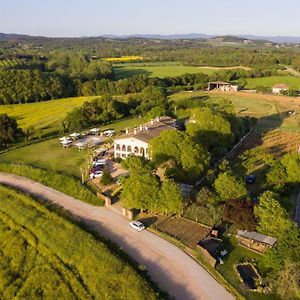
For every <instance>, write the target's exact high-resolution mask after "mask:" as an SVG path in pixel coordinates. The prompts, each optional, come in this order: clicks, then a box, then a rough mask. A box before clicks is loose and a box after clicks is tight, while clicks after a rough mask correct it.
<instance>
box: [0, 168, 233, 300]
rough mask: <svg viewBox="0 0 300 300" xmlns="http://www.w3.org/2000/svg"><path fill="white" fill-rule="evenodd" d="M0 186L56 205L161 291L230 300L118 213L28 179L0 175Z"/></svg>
mask: <svg viewBox="0 0 300 300" xmlns="http://www.w3.org/2000/svg"><path fill="white" fill-rule="evenodd" d="M0 183H3V184H6V185H9V186H12V187H15V188H17V189H19V190H22V191H24V192H26V193H29V194H31V195H33V196H35V197H38V198H40V199H44V200H47V201H49V202H51V203H54V204H57V205H59V206H61V207H63V208H64V209H66V210H68V211H69V212H71V213H72V214H73V215H74V216H75V217H76V218H79V219H80V220H82V221H83V222H84V223H86V224H87V225H89V226H92V227H93V228H94V229H95V230H96V231H97V232H99V234H100V235H101V236H105V237H107V238H108V239H109V240H111V241H113V242H114V243H116V244H118V245H119V246H120V247H122V248H123V249H124V251H125V252H126V253H127V254H129V255H130V256H131V257H133V258H134V259H135V260H136V261H137V262H138V263H139V264H142V265H144V266H146V268H147V270H148V273H149V275H150V276H151V278H152V280H153V281H154V282H157V283H158V285H159V287H160V288H161V289H162V290H165V291H167V292H168V293H169V294H170V295H171V296H173V297H174V298H176V299H180V300H181V299H182V300H189V299H193V300H196V299H197V300H198V299H211V300H215V299H222V300H227V299H234V298H233V296H231V295H230V294H229V293H228V292H227V291H226V290H225V288H224V287H222V286H221V285H220V284H219V283H218V282H217V281H216V280H215V279H214V278H213V277H212V276H211V275H210V274H209V273H208V272H207V271H206V270H205V269H204V268H202V267H201V266H200V265H199V264H197V263H196V262H195V261H194V260H193V259H192V258H191V257H189V256H188V255H187V254H185V253H184V252H183V251H182V250H180V249H179V248H177V247H175V246H174V245H172V244H170V243H169V242H167V241H165V240H164V239H162V238H160V237H158V236H156V235H155V234H153V233H151V232H149V231H147V230H145V231H142V232H136V231H134V230H133V229H131V228H130V227H129V226H128V221H127V220H126V219H124V218H123V217H122V216H121V215H120V214H118V213H116V212H114V211H113V210H110V209H108V208H103V207H95V206H92V205H89V204H86V203H83V202H81V201H79V200H76V199H74V198H72V197H70V196H67V195H65V194H63V193H61V192H58V191H56V190H54V189H52V188H49V187H47V186H44V185H42V184H40V183H37V182H35V181H32V180H30V179H27V178H24V177H20V176H16V175H12V174H6V173H0Z"/></svg>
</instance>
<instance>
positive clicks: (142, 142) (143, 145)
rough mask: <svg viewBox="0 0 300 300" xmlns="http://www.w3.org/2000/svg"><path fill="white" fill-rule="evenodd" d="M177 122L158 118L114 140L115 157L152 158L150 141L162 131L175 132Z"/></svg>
mask: <svg viewBox="0 0 300 300" xmlns="http://www.w3.org/2000/svg"><path fill="white" fill-rule="evenodd" d="M175 128H176V120H175V119H173V118H171V117H157V118H155V119H153V120H151V122H149V123H146V124H143V125H141V126H140V127H139V128H134V129H133V131H131V132H129V130H127V129H126V134H124V135H122V136H120V137H118V138H116V139H115V140H114V157H115V158H122V159H125V158H127V157H128V156H130V155H135V156H140V157H145V158H146V159H149V158H150V154H149V141H150V140H151V139H152V138H155V137H157V136H159V135H160V133H161V132H162V131H165V130H174V129H175Z"/></svg>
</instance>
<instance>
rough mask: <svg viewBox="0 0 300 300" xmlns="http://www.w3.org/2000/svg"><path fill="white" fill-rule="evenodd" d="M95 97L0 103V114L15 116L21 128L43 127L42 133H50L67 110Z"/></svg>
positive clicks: (59, 123) (58, 126) (58, 127)
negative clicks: (10, 103)
mask: <svg viewBox="0 0 300 300" xmlns="http://www.w3.org/2000/svg"><path fill="white" fill-rule="evenodd" d="M95 98H97V97H95V96H93V97H74V98H65V99H57V100H51V101H44V102H37V103H27V104H12V105H1V106H0V114H4V113H6V114H8V115H9V116H11V117H14V118H16V120H17V122H18V124H19V125H20V126H21V127H22V128H23V129H26V128H28V127H31V126H32V127H34V128H35V129H39V128H41V129H43V130H44V133H52V132H54V131H57V130H59V129H60V127H61V121H62V120H63V119H64V117H65V116H66V114H67V113H68V112H70V111H72V110H73V109H74V108H75V107H80V106H82V104H83V103H84V102H86V101H91V100H93V99H95Z"/></svg>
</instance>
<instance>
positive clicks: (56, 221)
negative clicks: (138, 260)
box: [0, 186, 158, 300]
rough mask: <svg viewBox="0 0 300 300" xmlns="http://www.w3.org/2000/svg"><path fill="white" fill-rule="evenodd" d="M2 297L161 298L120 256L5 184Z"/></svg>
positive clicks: (0, 214)
mask: <svg viewBox="0 0 300 300" xmlns="http://www.w3.org/2000/svg"><path fill="white" fill-rule="evenodd" d="M0 198H1V201H0V245H1V248H0V249H1V250H0V266H1V267H0V298H1V299H3V300H6V299H7V300H8V299H16V298H18V299H156V298H158V295H157V294H156V292H155V291H154V290H153V288H152V287H151V286H150V284H149V283H148V282H147V281H146V280H145V279H144V278H143V277H142V276H141V275H140V274H139V273H138V272H137V271H136V270H135V268H134V267H133V266H131V265H130V264H129V263H128V262H127V261H126V260H125V258H124V257H123V256H122V255H121V254H120V253H115V252H114V250H112V249H110V248H109V247H108V246H107V245H106V244H105V243H104V242H102V241H101V240H100V239H97V238H95V237H93V236H92V235H91V234H89V233H87V232H85V231H84V230H82V229H81V228H79V227H78V226H76V225H74V224H73V223H71V222H69V221H67V220H66V219H64V218H63V217H60V216H58V215H57V214H55V213H53V212H50V211H49V210H48V209H46V208H45V207H44V206H43V205H41V204H39V203H38V202H37V201H35V200H33V199H32V198H30V197H29V196H26V195H25V194H22V193H19V192H16V191H14V190H12V189H8V188H6V187H3V186H0Z"/></svg>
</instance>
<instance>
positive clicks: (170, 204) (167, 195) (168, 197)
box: [157, 180, 184, 214]
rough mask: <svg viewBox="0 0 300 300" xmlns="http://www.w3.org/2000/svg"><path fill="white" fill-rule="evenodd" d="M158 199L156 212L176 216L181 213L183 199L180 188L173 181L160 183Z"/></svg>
mask: <svg viewBox="0 0 300 300" xmlns="http://www.w3.org/2000/svg"><path fill="white" fill-rule="evenodd" d="M158 198H159V202H158V207H157V211H160V212H161V213H164V214H178V213H180V212H181V211H182V208H183V204H184V199H183V196H182V193H181V190H180V188H179V187H178V186H177V185H176V183H175V182H174V181H173V180H166V181H164V182H163V183H162V186H161V189H160V191H159V194H158Z"/></svg>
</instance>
